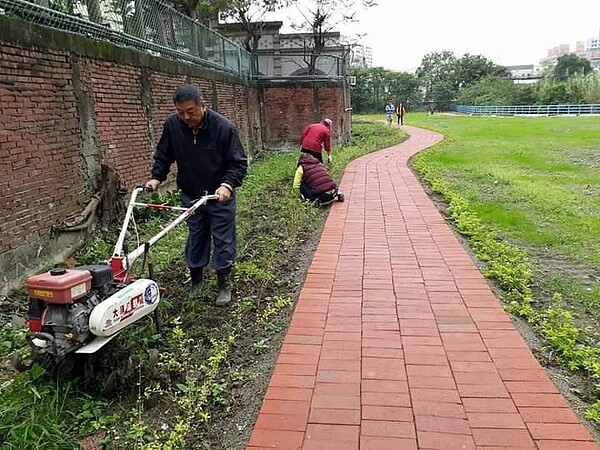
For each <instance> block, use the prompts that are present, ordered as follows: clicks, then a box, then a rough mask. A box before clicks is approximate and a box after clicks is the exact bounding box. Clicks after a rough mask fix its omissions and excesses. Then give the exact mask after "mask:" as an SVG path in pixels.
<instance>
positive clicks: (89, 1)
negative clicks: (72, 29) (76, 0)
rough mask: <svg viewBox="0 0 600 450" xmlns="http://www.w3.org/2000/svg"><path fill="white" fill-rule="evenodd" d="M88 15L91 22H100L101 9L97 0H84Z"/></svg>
mask: <svg viewBox="0 0 600 450" xmlns="http://www.w3.org/2000/svg"><path fill="white" fill-rule="evenodd" d="M85 5H86V7H87V12H88V17H89V19H90V20H91V21H92V22H95V23H102V10H101V9H100V2H99V1H98V0H85Z"/></svg>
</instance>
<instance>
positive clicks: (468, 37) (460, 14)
mask: <svg viewBox="0 0 600 450" xmlns="http://www.w3.org/2000/svg"><path fill="white" fill-rule="evenodd" d="M376 2H377V3H378V5H377V6H374V7H372V8H370V9H368V10H366V11H363V12H361V14H360V22H359V23H356V24H350V25H347V26H346V27H344V28H345V29H344V28H343V29H341V30H340V31H342V32H344V33H347V34H351V33H366V36H365V38H364V41H365V43H366V44H367V45H368V46H369V47H371V48H372V51H373V66H383V67H385V68H387V69H392V70H403V71H404V70H406V71H409V70H414V69H416V68H417V67H418V66H419V65H420V63H421V58H422V57H423V56H424V55H426V54H427V53H430V52H432V51H442V50H450V51H452V52H454V54H455V55H456V56H457V57H460V56H462V55H463V54H465V53H470V54H474V55H483V56H485V57H486V58H488V59H490V60H492V61H493V62H495V63H497V64H501V65H516V64H538V63H539V60H540V59H542V58H543V57H545V56H546V54H547V51H548V49H549V48H552V47H555V46H557V45H560V44H571V50H574V46H575V42H576V41H585V40H587V39H589V38H590V37H598V36H599V34H600V0H568V1H547V0H502V1H497V2H492V1H486V0H376ZM357 3H358V2H357Z"/></svg>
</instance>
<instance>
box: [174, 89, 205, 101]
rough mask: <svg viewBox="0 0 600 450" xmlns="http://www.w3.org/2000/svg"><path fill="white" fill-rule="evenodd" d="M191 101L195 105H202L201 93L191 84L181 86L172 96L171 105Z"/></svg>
mask: <svg viewBox="0 0 600 450" xmlns="http://www.w3.org/2000/svg"><path fill="white" fill-rule="evenodd" d="M190 100H192V101H193V102H194V103H196V105H199V104H200V103H202V100H204V97H202V92H200V89H198V88H197V87H196V86H194V85H193V84H182V85H181V86H179V87H178V88H177V89H176V90H175V93H174V94H173V103H183V102H189V101H190Z"/></svg>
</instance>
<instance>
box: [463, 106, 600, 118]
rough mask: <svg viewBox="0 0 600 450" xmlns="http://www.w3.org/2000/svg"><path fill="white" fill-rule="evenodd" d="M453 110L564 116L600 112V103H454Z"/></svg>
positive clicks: (466, 112) (471, 112) (482, 114)
mask: <svg viewBox="0 0 600 450" xmlns="http://www.w3.org/2000/svg"><path fill="white" fill-rule="evenodd" d="M454 111H456V112H458V113H461V114H471V115H480V116H485V115H495V116H522V115H528V116H529V115H534V116H566V115H569V116H570V115H573V116H579V115H586V114H600V104H597V103H594V104H563V105H512V106H488V105H481V106H475V105H454Z"/></svg>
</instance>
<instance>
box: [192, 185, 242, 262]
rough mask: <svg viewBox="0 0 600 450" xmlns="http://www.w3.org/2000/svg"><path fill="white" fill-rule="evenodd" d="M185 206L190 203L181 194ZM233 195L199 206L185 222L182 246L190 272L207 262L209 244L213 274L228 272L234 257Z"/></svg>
mask: <svg viewBox="0 0 600 450" xmlns="http://www.w3.org/2000/svg"><path fill="white" fill-rule="evenodd" d="M181 200H182V202H183V205H184V206H185V207H188V206H191V205H192V204H193V201H192V199H190V198H189V197H188V196H187V195H185V194H184V193H181ZM235 210H236V208H235V196H232V197H231V200H229V201H228V202H226V203H219V202H216V201H214V200H211V201H209V202H208V203H207V204H206V205H204V206H201V207H200V208H198V209H197V210H196V212H195V213H194V214H193V215H192V216H190V217H189V218H188V219H187V225H188V231H189V234H188V239H187V242H186V244H185V262H186V263H187V265H188V267H189V268H190V269H196V268H201V267H205V266H206V265H208V263H209V261H210V251H211V242H212V244H213V247H214V248H213V266H214V268H215V270H217V271H223V272H228V271H229V270H230V269H231V266H232V265H233V263H234V262H235V258H236V245H237V242H236V228H235Z"/></svg>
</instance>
